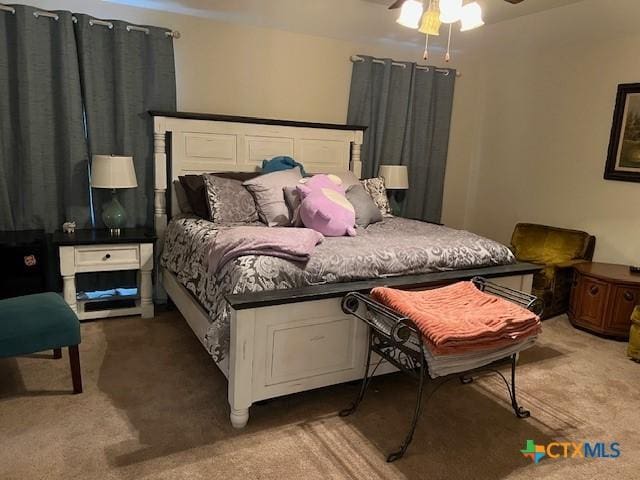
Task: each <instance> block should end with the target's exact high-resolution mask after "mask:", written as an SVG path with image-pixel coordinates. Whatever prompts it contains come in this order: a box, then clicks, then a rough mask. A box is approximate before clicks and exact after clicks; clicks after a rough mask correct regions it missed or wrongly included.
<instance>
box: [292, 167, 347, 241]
mask: <svg viewBox="0 0 640 480" xmlns="http://www.w3.org/2000/svg"><path fill="white" fill-rule="evenodd" d="M305 180H306V182H305ZM303 182H304V183H303ZM297 189H298V192H300V198H301V199H302V201H301V202H300V219H301V220H302V223H304V226H305V227H307V228H312V229H314V230H315V231H317V232H320V233H322V234H323V235H324V236H327V237H342V236H343V235H349V236H354V235H356V230H355V228H354V227H355V224H356V212H355V209H354V208H353V205H352V204H351V203H349V200H347V197H346V196H345V193H344V189H343V188H342V180H340V178H338V177H336V176H335V175H314V176H313V177H311V178H310V179H304V180H302V181H301V182H300V184H299V185H298V187H297Z"/></svg>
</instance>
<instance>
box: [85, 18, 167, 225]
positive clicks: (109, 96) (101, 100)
mask: <svg viewBox="0 0 640 480" xmlns="http://www.w3.org/2000/svg"><path fill="white" fill-rule="evenodd" d="M76 18H77V20H78V21H77V23H76V24H75V31H76V37H77V43H78V54H79V59H80V79H81V83H82V94H83V98H84V105H85V111H86V122H87V132H88V145H89V153H90V154H91V156H92V155H96V154H97V155H100V154H107V155H108V154H117V155H132V156H133V158H134V164H135V169H136V176H137V179H138V188H135V189H127V190H120V191H119V192H118V196H119V199H120V200H121V202H122V204H123V206H124V207H125V210H126V211H127V226H130V227H133V226H152V225H153V195H154V192H153V186H154V173H153V172H154V164H153V125H152V121H151V117H150V115H149V114H148V111H149V110H168V111H173V110H175V109H176V75H175V64H174V52H173V41H172V38H171V37H168V36H167V35H166V32H167V30H166V29H162V28H156V27H146V26H145V27H144V29H146V32H144V31H139V30H131V29H129V26H130V25H129V24H128V23H126V22H121V21H116V20H109V21H108V22H109V23H110V24H111V25H112V27H111V28H109V27H108V26H104V25H99V24H95V23H94V24H93V25H92V23H93V22H92V21H91V20H92V17H90V16H88V15H81V14H76ZM92 193H93V205H94V214H95V221H96V225H97V226H100V227H101V226H103V224H102V219H101V206H102V204H103V203H105V202H106V201H108V200H109V198H110V192H109V191H105V190H98V189H94V190H93V192H92Z"/></svg>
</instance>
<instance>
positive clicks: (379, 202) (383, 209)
mask: <svg viewBox="0 0 640 480" xmlns="http://www.w3.org/2000/svg"><path fill="white" fill-rule="evenodd" d="M360 183H361V184H362V186H363V187H364V189H365V190H366V191H367V193H368V194H369V195H371V199H372V200H373V202H374V203H375V204H376V206H377V207H378V208H379V209H380V213H381V214H382V216H383V217H391V216H393V215H391V207H390V206H389V199H388V198H387V190H386V189H385V188H384V179H383V178H382V177H376V178H367V179H366V180H360Z"/></svg>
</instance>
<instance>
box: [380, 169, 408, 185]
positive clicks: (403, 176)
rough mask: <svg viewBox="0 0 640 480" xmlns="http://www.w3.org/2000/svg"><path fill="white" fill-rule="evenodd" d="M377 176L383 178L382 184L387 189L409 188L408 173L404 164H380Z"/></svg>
mask: <svg viewBox="0 0 640 480" xmlns="http://www.w3.org/2000/svg"><path fill="white" fill-rule="evenodd" d="M378 176H379V177H382V178H384V186H385V188H388V189H389V190H407V189H408V188H409V174H408V171H407V167H406V166H405V165H380V168H379V170H378Z"/></svg>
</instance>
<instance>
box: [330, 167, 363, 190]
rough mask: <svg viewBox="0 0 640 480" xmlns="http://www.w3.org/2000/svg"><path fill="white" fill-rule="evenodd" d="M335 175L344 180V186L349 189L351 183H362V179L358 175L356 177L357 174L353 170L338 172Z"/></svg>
mask: <svg viewBox="0 0 640 480" xmlns="http://www.w3.org/2000/svg"><path fill="white" fill-rule="evenodd" d="M335 176H336V177H338V178H340V180H342V187H343V188H344V189H345V190H347V189H348V188H349V187H350V186H351V185H357V184H359V183H360V180H359V179H358V177H356V174H355V173H353V172H351V171H347V172H342V173H336V174H335Z"/></svg>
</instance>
